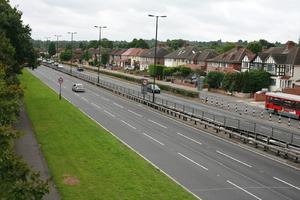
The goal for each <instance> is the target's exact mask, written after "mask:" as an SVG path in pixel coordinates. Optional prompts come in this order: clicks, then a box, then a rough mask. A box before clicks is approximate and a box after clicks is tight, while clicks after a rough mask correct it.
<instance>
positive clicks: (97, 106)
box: [91, 102, 101, 109]
mask: <svg viewBox="0 0 300 200" xmlns="http://www.w3.org/2000/svg"><path fill="white" fill-rule="evenodd" d="M91 105H93V106H95V107H96V108H98V109H101V107H100V106H98V105H97V104H95V103H93V102H92V103H91Z"/></svg>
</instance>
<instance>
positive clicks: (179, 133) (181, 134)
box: [177, 133, 202, 145]
mask: <svg viewBox="0 0 300 200" xmlns="http://www.w3.org/2000/svg"><path fill="white" fill-rule="evenodd" d="M177 134H178V135H180V136H182V137H184V138H186V139H188V140H191V141H193V142H195V143H197V144H200V145H201V144H202V143H201V142H198V141H197V140H194V139H192V138H190V137H188V136H185V135H183V134H181V133H177Z"/></svg>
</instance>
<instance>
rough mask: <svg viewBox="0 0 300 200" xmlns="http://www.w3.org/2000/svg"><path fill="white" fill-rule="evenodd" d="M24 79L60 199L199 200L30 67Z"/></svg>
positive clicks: (26, 100)
mask: <svg viewBox="0 0 300 200" xmlns="http://www.w3.org/2000/svg"><path fill="white" fill-rule="evenodd" d="M20 78H21V82H22V87H23V89H24V92H25V96H24V103H25V107H26V110H27V112H28V114H29V116H30V119H31V122H32V124H33V127H34V131H35V134H36V137H37V139H38V142H39V144H40V146H41V149H42V152H43V154H44V156H45V158H46V161H47V164H48V167H49V169H50V173H51V176H52V178H53V180H54V182H55V184H56V186H57V187H58V190H59V192H60V194H61V196H62V199H67V200H68V199H72V200H78V199H82V200H86V199H155V200H156V199H172V200H173V199H180V200H181V199H195V197H194V196H193V195H192V194H190V193H189V192H187V191H186V190H184V189H183V188H182V187H181V186H179V185H178V184H176V183H175V182H173V181H172V180H171V179H170V178H168V177H167V176H166V175H164V174H163V173H162V172H160V171H159V170H157V169H156V168H155V167H154V166H152V165H151V164H150V163H148V162H147V161H145V160H144V159H143V158H141V157H140V156H139V155H137V154H136V153H135V152H134V151H132V150H130V149H129V148H128V147H127V146H126V145H124V144H123V143H121V142H120V141H119V140H117V139H116V138H115V137H114V136H113V135H111V134H110V133H109V132H107V131H106V130H104V129H103V128H102V127H100V126H99V125H98V124H97V123H96V122H94V121H92V120H91V119H89V118H88V117H87V116H86V115H84V114H83V113H82V112H80V110H79V109H77V108H76V107H75V106H73V105H72V104H70V103H69V102H68V101H66V100H65V99H63V98H62V100H60V101H59V100H58V95H57V94H56V93H55V92H54V91H53V90H51V89H50V88H49V87H48V86H46V85H45V84H43V83H42V82H41V81H40V80H39V79H37V78H36V77H34V76H33V75H32V74H30V73H29V72H28V71H27V70H24V71H23V74H22V75H21V76H20Z"/></svg>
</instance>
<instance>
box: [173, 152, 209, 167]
mask: <svg viewBox="0 0 300 200" xmlns="http://www.w3.org/2000/svg"><path fill="white" fill-rule="evenodd" d="M177 154H178V155H180V156H182V157H184V158H185V159H187V160H188V161H190V162H192V163H194V164H195V165H197V166H199V167H201V168H202V169H205V170H208V169H207V168H206V167H204V166H203V165H200V164H199V163H197V162H195V161H193V160H192V159H190V158H188V157H187V156H185V155H183V154H181V153H179V152H178V153H177Z"/></svg>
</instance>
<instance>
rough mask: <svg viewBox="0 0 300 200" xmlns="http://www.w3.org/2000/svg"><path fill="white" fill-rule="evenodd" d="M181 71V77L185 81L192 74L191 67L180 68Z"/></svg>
mask: <svg viewBox="0 0 300 200" xmlns="http://www.w3.org/2000/svg"><path fill="white" fill-rule="evenodd" d="M179 71H180V73H181V77H182V78H183V79H185V78H186V77H188V76H189V75H190V74H191V73H192V69H191V68H189V67H184V66H180V67H179Z"/></svg>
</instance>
